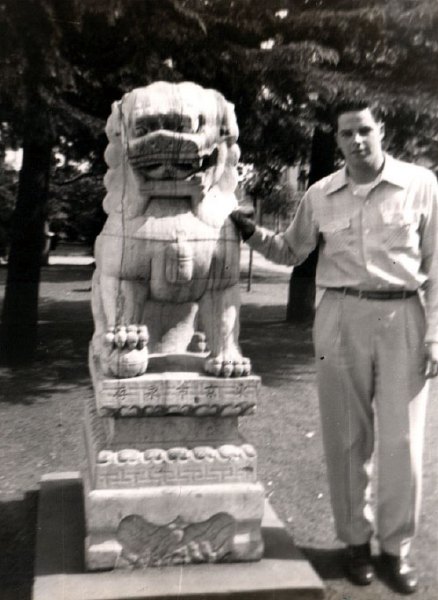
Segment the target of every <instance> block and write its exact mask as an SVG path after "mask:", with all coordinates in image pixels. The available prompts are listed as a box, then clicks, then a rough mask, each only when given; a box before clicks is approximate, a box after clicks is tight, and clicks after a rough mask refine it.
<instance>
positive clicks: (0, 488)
mask: <svg viewBox="0 0 438 600" xmlns="http://www.w3.org/2000/svg"><path fill="white" fill-rule="evenodd" d="M72 262H74V261H64V260H60V259H58V260H57V261H55V262H54V263H53V264H51V266H49V267H45V268H43V270H42V283H41V290H40V297H41V303H40V343H39V351H38V358H37V360H36V362H35V364H34V365H33V366H32V367H29V368H26V369H14V370H11V369H7V368H2V369H0V381H1V385H0V458H1V461H0V508H1V510H0V557H1V558H0V599H1V600H28V599H30V597H31V586H32V567H33V564H32V563H33V549H34V541H35V517H36V505H37V490H38V481H39V479H40V477H41V475H42V474H44V473H47V472H51V471H57V470H78V469H80V468H81V467H82V465H83V462H84V452H83V443H82V410H83V402H84V399H85V398H87V397H88V396H89V395H90V394H91V393H92V391H91V387H90V380H89V376H88V369H87V344H88V341H89V339H90V337H91V332H92V319H91V311H90V307H89V300H90V278H91V274H92V269H93V267H92V265H90V264H83V263H84V261H83V260H82V259H81V261H78V262H79V263H80V264H72ZM85 262H86V261H85ZM66 263H69V264H66ZM246 264H247V263H246V262H245V265H246ZM245 265H244V270H246V267H245ZM5 274H6V269H5V267H1V268H0V299H1V294H2V291H3V287H4V279H5ZM243 275H244V276H243V278H242V283H241V288H242V319H241V321H242V328H241V329H242V330H241V344H242V347H243V349H244V351H245V354H246V355H247V356H249V357H250V358H251V359H252V362H253V366H254V371H255V372H256V373H257V374H259V375H261V376H262V380H263V388H262V393H261V398H260V403H259V408H258V411H257V414H256V416H253V417H250V418H245V419H242V420H241V429H242V431H243V432H244V434H245V436H246V438H247V439H248V441H250V442H251V443H253V444H254V445H255V446H256V447H257V448H258V452H259V476H260V479H261V480H262V481H263V483H264V485H265V487H266V492H267V494H268V496H269V498H270V500H271V503H272V504H273V506H274V508H275V509H276V511H277V512H278V514H279V516H280V517H281V518H282V519H283V520H284V521H285V523H286V525H287V527H288V529H289V531H290V532H291V534H292V535H293V537H294V540H295V542H296V544H297V545H298V546H299V547H300V548H301V549H302V550H303V551H304V553H305V554H306V555H307V557H308V558H309V560H310V561H311V562H312V564H313V566H314V567H315V569H316V570H317V571H318V572H319V574H320V575H321V577H322V578H323V580H324V582H325V584H326V597H327V599H330V600H335V599H336V600H378V599H382V600H390V599H392V598H398V597H399V596H397V595H396V594H394V593H393V592H391V591H389V590H388V588H387V587H386V585H385V584H384V583H382V582H381V581H376V582H375V583H374V584H373V585H372V586H370V587H368V588H357V587H354V586H353V585H351V584H349V583H348V582H347V581H346V580H345V579H344V578H343V576H342V567H341V560H342V546H341V545H340V544H339V543H338V542H337V541H336V538H335V536H334V533H333V521H332V517H331V511H330V506H329V500H328V490H327V484H326V479H325V468H324V460H323V454H322V445H321V435H320V430H319V421H318V411H317V399H316V393H315V385H314V384H315V375H314V367H313V358H312V343H311V331H310V328H309V327H302V326H293V325H289V324H287V323H285V320H284V319H285V304H286V299H287V286H288V272H287V270H285V269H276V270H271V269H270V268H269V266H267V265H266V264H265V263H264V262H263V261H256V264H255V265H254V276H253V280H252V286H251V291H247V282H246V279H245V273H244V274H243ZM437 391H438V389H437V385H436V383H434V384H433V387H432V397H431V403H430V408H429V418H428V423H427V432H426V451H425V476H424V501H423V517H422V523H421V528H420V531H419V535H418V538H417V540H416V543H415V546H414V550H413V557H414V558H415V559H416V561H417V563H418V566H419V570H420V574H421V582H422V587H421V590H420V591H419V592H418V593H417V594H416V596H415V597H416V598H418V599H421V600H435V599H436V598H437V597H438V569H437V566H436V565H437V564H438V514H437V506H436V496H437V491H438V485H437V484H438V467H437V464H438V461H437V459H438V447H437V444H436V439H437V436H438V406H437V401H436V397H437ZM47 600H62V599H47Z"/></svg>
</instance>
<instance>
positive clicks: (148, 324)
mask: <svg viewBox="0 0 438 600" xmlns="http://www.w3.org/2000/svg"><path fill="white" fill-rule="evenodd" d="M105 131H106V134H107V136H108V139H109V144H108V146H107V149H106V151H105V160H106V162H107V164H108V167H109V168H108V171H107V173H106V176H105V187H106V190H107V194H106V197H105V199H104V209H105V211H106V212H107V214H108V218H107V221H106V223H105V226H104V228H103V230H102V232H101V234H100V235H99V236H98V238H97V240H96V246H95V258H96V271H95V274H94V277H93V290H92V307H93V317H94V321H95V332H94V336H93V341H92V353H93V356H94V358H95V360H97V361H99V362H100V365H101V369H102V371H103V373H104V374H105V375H109V376H115V377H134V376H137V375H141V374H143V373H144V372H145V371H146V369H147V368H148V363H149V367H150V366H151V365H152V359H153V358H154V359H155V360H156V361H158V362H159V358H160V357H174V358H175V360H176V361H177V362H178V360H180V361H181V364H182V363H183V362H184V357H185V358H187V357H188V356H190V353H189V352H188V351H187V349H188V347H189V345H190V342H191V340H192V337H193V334H194V332H195V331H196V330H197V329H199V328H201V329H202V331H203V332H205V337H206V340H207V344H208V349H209V354H208V355H207V354H205V355H203V356H202V357H199V356H198V359H199V358H201V359H202V361H203V365H204V369H205V370H206V371H207V372H208V373H210V374H212V375H215V376H223V377H230V376H243V375H248V374H249V372H250V362H249V360H248V359H247V358H244V357H242V355H241V351H240V349H239V345H238V335H239V287H238V280H239V246H240V241H239V237H238V234H237V232H236V230H235V228H234V225H233V224H232V222H231V220H230V219H228V215H229V214H230V212H231V211H232V210H234V208H236V206H237V200H236V197H235V195H234V190H235V188H236V185H237V168H236V165H237V162H238V159H239V148H238V146H237V144H236V140H237V136H238V128H237V123H236V118H235V114H234V108H233V105H232V104H230V103H229V102H227V101H226V100H225V98H224V97H223V96H222V95H221V94H220V93H219V92H217V91H215V90H211V89H204V88H202V87H200V86H198V85H196V84H194V83H188V82H185V83H179V84H171V83H165V82H157V83H153V84H151V85H149V86H147V87H142V88H138V89H134V90H133V91H131V92H130V93H127V94H125V95H124V96H123V98H122V100H120V101H119V102H115V103H114V104H113V106H112V112H111V115H110V117H109V118H108V121H107V125H106V130H105ZM154 364H158V363H157V362H154ZM181 370H184V369H181Z"/></svg>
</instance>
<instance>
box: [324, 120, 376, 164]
mask: <svg viewBox="0 0 438 600" xmlns="http://www.w3.org/2000/svg"><path fill="white" fill-rule="evenodd" d="M383 135H384V130H383V124H382V123H378V122H376V121H375V120H374V117H373V115H372V113H371V111H370V110H369V109H368V108H366V109H364V110H359V111H351V112H346V113H342V114H341V115H339V117H338V131H337V134H336V140H337V143H338V146H339V148H340V150H341V152H342V154H343V155H344V158H345V161H346V163H347V166H350V167H352V168H356V169H369V168H376V169H379V168H380V167H381V165H382V162H383V151H382V140H383Z"/></svg>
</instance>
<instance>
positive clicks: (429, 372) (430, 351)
mask: <svg viewBox="0 0 438 600" xmlns="http://www.w3.org/2000/svg"><path fill="white" fill-rule="evenodd" d="M425 375H426V377H427V378H431V377H436V376H437V375H438V342H429V343H428V344H426V369H425Z"/></svg>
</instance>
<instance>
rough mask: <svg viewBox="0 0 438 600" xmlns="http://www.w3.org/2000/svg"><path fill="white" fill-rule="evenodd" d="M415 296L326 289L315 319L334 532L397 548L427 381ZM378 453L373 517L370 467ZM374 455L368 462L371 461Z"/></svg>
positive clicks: (414, 489)
mask: <svg viewBox="0 0 438 600" xmlns="http://www.w3.org/2000/svg"><path fill="white" fill-rule="evenodd" d="M424 335H425V317H424V309H423V306H422V304H421V302H420V300H419V298H418V297H417V296H413V297H410V298H406V299H401V300H366V299H360V298H356V297H354V296H349V295H345V294H344V293H343V292H338V291H331V290H327V291H326V292H325V294H324V296H323V298H322V300H321V302H320V304H319V306H318V308H317V311H316V316H315V325H314V343H315V356H316V370H317V381H318V392H319V403H320V412H321V424H322V435H323V443H324V450H325V457H326V463H327V474H328V481H329V487H330V496H331V503H332V509H333V515H334V519H335V526H336V533H337V536H338V538H339V539H340V540H341V541H343V542H344V543H346V544H348V545H351V544H363V543H366V542H368V541H369V540H370V538H371V536H372V535H373V532H374V531H375V530H376V532H377V536H378V539H379V544H380V548H381V550H384V551H386V552H389V553H391V554H395V555H399V556H403V555H407V553H408V552H409V548H410V544H411V541H412V538H413V537H414V535H415V531H416V527H417V523H418V517H419V511H420V502H421V478H422V475H421V471H422V455H423V439H424V424H425V416H426V405H427V396H428V385H427V382H426V380H425V378H424V367H425V346H424ZM374 453H375V458H376V461H375V462H376V464H377V489H376V499H375V502H373V505H374V504H375V518H374V516H373V511H372V509H371V502H370V501H371V496H370V492H371V487H370V477H371V467H372V458H373V454H374ZM373 462H374V461H373Z"/></svg>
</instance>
